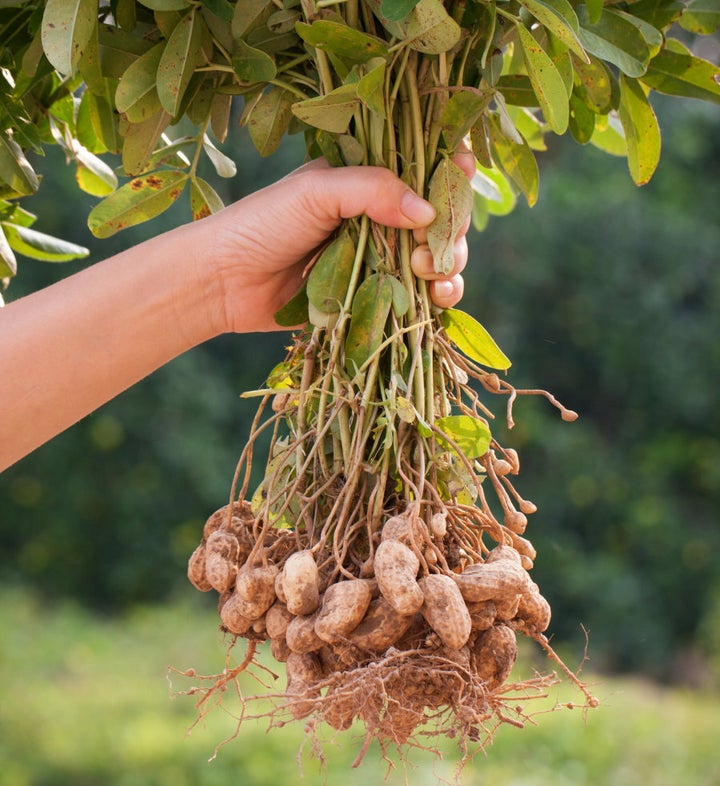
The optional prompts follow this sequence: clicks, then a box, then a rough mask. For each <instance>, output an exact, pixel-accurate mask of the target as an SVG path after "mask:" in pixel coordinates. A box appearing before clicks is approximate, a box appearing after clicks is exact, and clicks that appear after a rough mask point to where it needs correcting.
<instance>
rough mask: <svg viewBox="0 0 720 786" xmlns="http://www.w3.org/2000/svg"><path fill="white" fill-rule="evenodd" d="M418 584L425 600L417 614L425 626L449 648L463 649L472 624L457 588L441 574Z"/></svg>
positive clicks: (423, 579) (447, 577)
mask: <svg viewBox="0 0 720 786" xmlns="http://www.w3.org/2000/svg"><path fill="white" fill-rule="evenodd" d="M418 584H419V585H420V589H421V590H422V593H423V596H424V598H425V601H424V603H423V605H422V608H421V609H420V612H421V614H422V615H423V617H425V619H426V620H427V623H428V625H430V627H431V628H432V629H433V630H434V631H435V633H437V635H438V636H439V637H440V640H441V641H442V643H443V644H444V645H445V646H446V647H448V648H449V649H451V650H459V649H460V648H461V647H463V646H465V644H467V640H468V638H469V637H470V629H471V625H472V622H471V619H470V612H469V611H468V610H467V607H466V606H465V601H464V600H463V596H462V595H461V594H460V590H459V588H458V585H457V584H456V583H455V582H454V581H453V580H452V579H451V578H450V576H445V575H443V574H442V573H432V574H430V575H429V576H424V577H423V578H422V579H420V581H419V582H418Z"/></svg>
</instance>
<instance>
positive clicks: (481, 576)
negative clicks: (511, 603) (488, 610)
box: [453, 560, 528, 603]
mask: <svg viewBox="0 0 720 786" xmlns="http://www.w3.org/2000/svg"><path fill="white" fill-rule="evenodd" d="M453 578H454V580H455V581H456V582H457V585H458V587H459V588H460V592H461V593H462V596H463V598H465V600H466V601H469V602H472V603H477V602H478V601H481V600H494V601H499V600H500V601H501V600H506V599H510V598H515V596H516V595H519V594H520V593H521V592H523V591H524V589H525V587H526V585H527V581H528V577H527V573H526V572H525V571H524V570H523V568H522V566H521V565H520V564H519V563H517V562H514V561H511V560H498V561H496V562H481V563H477V564H474V565H469V566H468V567H467V568H465V570H464V571H463V572H462V573H460V574H453Z"/></svg>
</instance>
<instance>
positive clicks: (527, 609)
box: [516, 584, 552, 633]
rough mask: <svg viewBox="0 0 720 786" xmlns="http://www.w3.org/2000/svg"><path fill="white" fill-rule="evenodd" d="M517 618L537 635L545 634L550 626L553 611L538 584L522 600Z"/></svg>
mask: <svg viewBox="0 0 720 786" xmlns="http://www.w3.org/2000/svg"><path fill="white" fill-rule="evenodd" d="M516 616H517V618H518V619H520V620H522V621H523V622H524V623H525V624H526V625H527V626H528V627H529V628H531V629H532V630H534V631H536V632H537V633H543V632H544V631H546V630H547V629H548V627H549V626H550V619H551V617H552V609H551V608H550V604H549V603H548V602H547V600H546V599H545V598H544V597H543V596H542V595H541V594H540V591H539V590H538V589H537V585H536V584H533V585H532V589H531V590H530V592H525V593H524V594H523V596H522V597H521V598H520V604H519V605H518V609H517V615H516Z"/></svg>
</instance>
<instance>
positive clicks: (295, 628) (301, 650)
mask: <svg viewBox="0 0 720 786" xmlns="http://www.w3.org/2000/svg"><path fill="white" fill-rule="evenodd" d="M316 616H317V614H308V615H307V616H302V617H293V618H292V620H290V624H289V625H288V626H287V629H286V630H285V640H286V641H287V645H288V647H290V649H291V650H292V651H293V652H296V653H298V654H300V655H304V654H305V653H308V652H315V651H316V650H319V649H320V647H322V646H323V644H325V642H324V641H323V640H322V639H321V638H320V637H319V636H318V635H317V633H315V618H316Z"/></svg>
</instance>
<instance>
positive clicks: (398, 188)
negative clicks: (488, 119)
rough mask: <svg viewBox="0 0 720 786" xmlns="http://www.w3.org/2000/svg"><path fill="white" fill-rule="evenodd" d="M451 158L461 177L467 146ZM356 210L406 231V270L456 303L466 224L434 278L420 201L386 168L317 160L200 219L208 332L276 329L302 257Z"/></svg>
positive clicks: (469, 166) (426, 215)
mask: <svg viewBox="0 0 720 786" xmlns="http://www.w3.org/2000/svg"><path fill="white" fill-rule="evenodd" d="M455 161H456V163H458V165H460V166H461V167H462V168H463V171H465V172H466V173H467V174H468V176H469V177H470V176H471V174H472V172H474V170H475V163H474V158H473V157H472V154H471V153H469V152H468V151H465V150H463V151H461V152H460V153H458V155H457V156H456V158H455ZM363 213H365V214H367V215H368V216H369V217H370V218H371V219H372V220H374V221H376V222H378V223H380V224H384V225H386V226H391V227H397V228H403V229H412V230H413V232H414V235H415V240H416V242H418V243H419V244H420V245H419V246H418V247H417V248H416V249H415V250H414V252H413V255H412V259H411V263H412V267H413V271H414V272H415V274H416V275H417V276H419V277H421V278H425V279H428V280H430V281H431V283H430V296H431V297H432V299H433V301H434V302H435V303H436V305H438V306H440V307H443V308H447V307H449V306H452V305H454V304H455V303H457V302H458V300H459V299H460V298H461V297H462V293H463V281H462V276H461V272H462V270H463V268H464V267H465V264H466V262H467V243H466V241H465V233H466V232H467V226H465V227H463V228H461V231H460V232H459V233H458V238H457V240H456V244H455V260H456V264H455V268H454V270H453V271H451V273H450V274H449V275H447V276H441V275H438V274H436V273H434V272H433V270H432V257H431V255H430V251H429V249H428V247H427V231H426V228H427V226H428V225H429V224H430V223H431V222H432V220H433V218H434V216H435V210H434V208H433V207H432V206H431V205H430V204H429V203H428V202H426V201H425V200H423V199H421V198H420V197H418V196H417V195H416V194H415V193H414V192H413V191H412V190H411V189H410V188H408V186H407V185H406V184H405V183H403V182H402V181H401V180H400V179H399V178H397V177H396V176H395V175H393V174H392V173H391V172H390V171H389V170H387V169H383V168H380V167H345V168H337V169H334V168H331V167H329V166H328V164H327V163H326V162H324V161H322V160H318V161H313V162H312V163H310V164H307V165H305V166H303V167H301V168H300V169H298V170H296V171H295V172H292V173H291V174H290V175H288V176H287V177H285V178H283V179H282V180H280V181H278V182H277V183H275V184H273V185H271V186H268V187H267V188H265V189H262V190H261V191H258V192H256V193H255V194H252V195H251V196H248V197H246V198H245V199H242V200H240V201H239V202H236V203H235V204H233V205H231V206H230V207H228V208H226V209H225V210H223V211H221V212H220V213H217V214H215V215H214V216H211V217H208V218H207V219H204V220H203V221H202V222H201V224H202V225H204V230H205V234H206V237H207V241H206V242H205V243H203V244H202V245H203V248H204V251H203V259H202V260H201V261H200V264H201V265H204V266H206V267H207V265H208V264H209V265H210V268H209V269H210V270H211V271H212V274H213V276H214V277H215V281H216V282H219V284H220V286H219V293H218V294H219V295H220V300H221V302H220V304H219V305H216V306H215V309H216V313H215V314H214V315H213V320H214V322H215V324H216V325H217V324H218V321H219V322H220V324H219V325H218V328H217V331H216V332H226V331H232V332H248V331H268V330H277V329H278V326H277V325H276V324H275V321H274V319H273V314H274V313H275V312H276V311H277V310H278V309H279V308H281V307H282V306H283V305H284V304H285V303H286V302H287V301H288V300H290V298H291V297H292V296H293V295H294V294H295V293H296V292H297V291H298V290H299V289H300V286H301V285H302V275H303V270H304V268H305V265H306V263H307V259H308V257H309V256H310V255H311V254H312V252H313V251H314V250H315V249H317V248H318V246H320V245H321V244H322V243H323V242H324V241H325V240H326V239H327V237H328V236H329V235H330V234H331V233H332V232H333V231H334V230H335V229H336V228H337V227H338V226H339V224H340V223H341V221H342V220H343V219H346V218H351V217H353V216H358V215H361V214H363Z"/></svg>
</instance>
